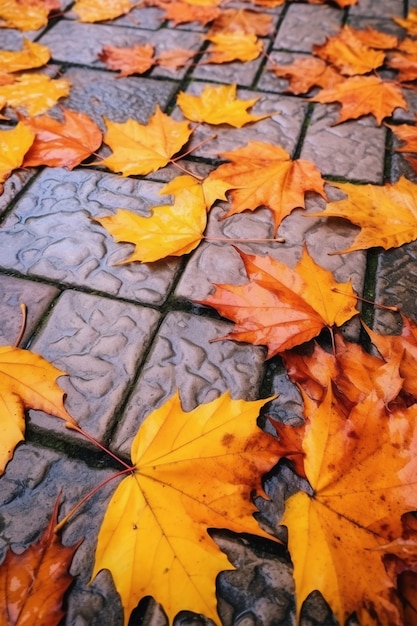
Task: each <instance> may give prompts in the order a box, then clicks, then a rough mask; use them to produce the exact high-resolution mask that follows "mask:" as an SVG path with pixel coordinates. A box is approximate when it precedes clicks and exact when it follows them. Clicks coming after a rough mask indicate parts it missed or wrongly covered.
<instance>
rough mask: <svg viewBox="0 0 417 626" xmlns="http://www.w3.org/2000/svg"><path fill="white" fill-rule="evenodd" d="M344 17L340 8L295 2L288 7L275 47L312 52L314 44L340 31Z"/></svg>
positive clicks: (320, 42)
mask: <svg viewBox="0 0 417 626" xmlns="http://www.w3.org/2000/svg"><path fill="white" fill-rule="evenodd" d="M342 18H343V12H342V11H340V9H332V8H330V7H329V6H312V5H308V4H293V5H291V6H290V7H289V8H288V11H287V13H286V15H285V17H284V19H283V22H282V24H281V26H280V28H279V30H278V35H277V36H276V38H275V41H274V46H273V47H274V48H280V49H283V50H292V51H299V52H311V50H312V47H313V45H314V44H323V43H324V42H325V40H326V38H327V37H331V36H332V35H335V34H336V33H337V32H338V31H339V29H340V27H341V24H342Z"/></svg>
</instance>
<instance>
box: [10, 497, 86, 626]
mask: <svg viewBox="0 0 417 626" xmlns="http://www.w3.org/2000/svg"><path fill="white" fill-rule="evenodd" d="M58 507H59V500H57V502H56V504H55V507H54V510H53V513H52V516H51V519H50V522H49V524H48V526H47V528H46V529H45V531H44V533H43V534H42V536H41V537H40V538H39V539H38V540H37V541H36V542H34V543H32V544H31V545H30V546H29V547H28V548H27V549H26V550H25V551H24V552H23V553H21V554H15V553H14V552H13V551H12V550H11V549H10V548H9V549H8V550H7V552H6V556H5V558H4V560H3V563H2V564H1V566H0V621H1V623H2V624H4V625H6V624H7V625H8V626H15V625H16V626H17V625H18V624H22V625H23V624H30V625H31V626H58V624H59V623H61V620H62V618H63V617H64V616H65V613H66V612H65V611H64V610H63V608H62V605H63V597H64V594H65V592H66V591H67V589H68V588H69V586H70V585H71V583H72V581H73V579H74V577H73V576H72V575H71V574H70V573H69V571H68V570H69V567H70V565H71V561H72V558H73V556H74V552H75V551H76V550H77V548H78V547H79V545H80V543H81V542H78V543H76V544H75V545H73V546H64V545H63V544H62V543H61V541H60V538H59V536H58V535H57V534H56V533H55V532H54V528H55V526H56V524H57V516H58Z"/></svg>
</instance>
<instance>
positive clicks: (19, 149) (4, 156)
mask: <svg viewBox="0 0 417 626" xmlns="http://www.w3.org/2000/svg"><path fill="white" fill-rule="evenodd" d="M34 139H35V135H34V133H33V132H32V131H31V130H30V129H28V128H27V127H26V126H25V125H24V124H22V123H19V124H17V126H16V127H15V128H13V129H12V130H1V131H0V192H1V190H2V189H3V185H2V183H4V181H5V180H6V179H7V178H8V177H9V176H10V174H11V173H12V171H13V170H14V169H16V168H17V167H20V166H21V165H22V163H23V158H24V156H25V154H26V152H27V151H28V150H29V148H30V146H31V145H32V143H33V140H34Z"/></svg>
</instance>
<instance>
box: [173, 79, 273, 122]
mask: <svg viewBox="0 0 417 626" xmlns="http://www.w3.org/2000/svg"><path fill="white" fill-rule="evenodd" d="M258 100H259V98H253V99H252V100H239V99H237V98H236V85H219V86H218V87H210V86H207V87H204V89H203V91H202V92H201V94H200V95H199V96H193V95H191V94H187V93H184V92H180V93H179V94H178V98H177V104H178V106H179V107H180V109H181V111H182V112H183V114H184V116H185V117H186V118H187V119H189V120H191V121H193V122H207V124H230V126H234V127H235V128H241V127H242V126H244V125H245V124H248V123H250V122H257V121H258V120H262V119H265V118H266V117H270V116H271V115H272V113H268V114H266V115H252V114H251V113H248V111H247V109H249V108H251V107H253V105H254V104H255V103H256V102H257V101H258Z"/></svg>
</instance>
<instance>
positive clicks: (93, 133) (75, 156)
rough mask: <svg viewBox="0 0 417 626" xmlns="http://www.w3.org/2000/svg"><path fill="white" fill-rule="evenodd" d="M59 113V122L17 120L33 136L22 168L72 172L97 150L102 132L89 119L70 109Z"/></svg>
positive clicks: (38, 118)
mask: <svg viewBox="0 0 417 626" xmlns="http://www.w3.org/2000/svg"><path fill="white" fill-rule="evenodd" d="M62 114H63V117H64V119H63V121H62V122H60V121H59V120H57V119H55V118H53V117H50V116H49V115H41V116H39V117H35V118H24V117H21V118H20V119H21V120H22V122H23V123H24V124H25V125H26V126H27V127H28V128H29V129H30V130H31V131H32V132H33V133H34V134H35V140H34V142H33V144H32V145H31V147H30V148H29V150H28V151H27V152H26V154H25V156H24V159H23V166H24V167H36V166H38V165H49V166H50V167H66V168H68V169H70V170H71V169H73V168H74V167H75V166H76V165H79V164H80V163H81V162H82V161H84V159H86V158H87V157H89V156H91V154H92V153H93V152H94V151H95V150H97V149H98V148H99V147H100V145H101V142H102V132H101V130H100V129H99V127H98V126H97V124H96V123H95V122H94V120H92V119H91V117H89V116H88V115H86V114H85V113H78V112H77V111H70V110H69V109H63V110H62Z"/></svg>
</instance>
